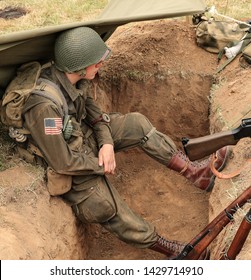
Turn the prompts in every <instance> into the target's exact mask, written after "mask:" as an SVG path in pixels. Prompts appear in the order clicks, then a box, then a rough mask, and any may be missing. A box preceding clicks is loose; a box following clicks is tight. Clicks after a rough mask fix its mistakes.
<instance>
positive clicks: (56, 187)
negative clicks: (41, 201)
mask: <svg viewBox="0 0 251 280" xmlns="http://www.w3.org/2000/svg"><path fill="white" fill-rule="evenodd" d="M71 185H72V176H70V175H65V174H59V173H57V172H56V171H55V170H53V169H52V168H51V167H48V168H47V188H48V191H49V193H50V195H52V196H56V195H61V194H64V193H66V192H68V191H69V190H70V189H71Z"/></svg>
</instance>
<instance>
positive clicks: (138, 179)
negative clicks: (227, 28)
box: [0, 20, 249, 260]
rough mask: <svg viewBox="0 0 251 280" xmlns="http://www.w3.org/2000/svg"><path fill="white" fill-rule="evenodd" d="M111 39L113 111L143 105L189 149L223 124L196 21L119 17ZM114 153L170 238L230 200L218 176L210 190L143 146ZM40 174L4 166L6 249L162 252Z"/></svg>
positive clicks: (5, 255) (137, 202)
mask: <svg viewBox="0 0 251 280" xmlns="http://www.w3.org/2000/svg"><path fill="white" fill-rule="evenodd" d="M107 44H108V45H109V47H110V48H111V49H112V51H113V53H112V56H111V58H110V59H109V60H108V61H107V62H106V63H105V64H104V66H103V68H102V71H101V72H100V79H99V86H98V88H97V92H96V95H97V102H98V103H99V104H100V105H101V107H102V108H103V109H104V110H105V111H107V112H111V111H113V112H121V113H123V114H125V113H128V112H133V111H137V112H140V113H142V114H144V115H146V116H147V117H148V118H149V120H150V121H151V122H152V124H153V125H154V126H155V127H156V128H157V129H158V130H159V131H161V132H163V133H166V134H167V135H169V136H170V137H171V138H172V139H173V140H174V141H175V143H176V144H177V146H178V147H179V148H181V149H182V145H181V138H182V137H183V136H187V137H190V138H193V137H199V136H203V135H207V134H209V133H210V131H213V130H217V129H219V130H220V129H222V127H223V126H222V122H221V120H222V117H224V116H225V114H224V112H225V111H226V112H227V110H225V111H224V110H223V109H224V105H222V103H224V102H223V101H222V100H221V98H222V97H221V94H220V93H219V94H218V95H217V92H214V98H216V101H214V100H212V93H211V90H212V85H213V84H214V82H215V79H214V78H215V77H214V73H215V69H216V66H217V63H216V57H215V55H213V54H210V53H208V52H206V51H204V50H202V49H201V48H199V47H198V46H197V45H196V43H195V27H194V26H191V25H189V24H188V23H187V22H185V21H181V20H158V21H149V22H140V23H131V24H127V25H125V26H121V27H119V28H118V29H117V30H116V32H115V33H114V34H113V35H112V37H111V38H109V40H108V41H107ZM232 78H233V77H232ZM226 84H228V83H226ZM235 86H236V85H235ZM233 95H234V93H232V97H233ZM217 96H218V97H219V96H220V97H221V98H217ZM232 102H233V103H234V102H235V100H234V99H233V101H232ZM245 102H247V100H245ZM219 104H220V105H219ZM219 106H221V108H222V110H220V113H221V114H220V117H221V118H220V117H219V110H218V109H217V108H219ZM227 113H228V112H227ZM222 114H223V115H222ZM213 120H215V123H214V121H213ZM237 153H238V151H237V150H236V154H237ZM237 158H238V157H237ZM116 160H117V171H116V174H115V176H109V179H110V181H111V182H112V184H114V186H115V187H116V188H117V189H118V191H119V192H120V194H121V196H122V197H123V199H124V200H125V201H126V202H127V203H128V204H129V205H130V207H131V208H132V209H133V210H134V211H136V212H137V213H138V214H140V215H142V216H143V217H144V218H145V219H147V220H148V221H149V222H151V223H153V224H154V225H155V227H156V230H157V231H158V233H159V234H161V235H163V236H165V237H166V238H169V239H173V240H179V241H181V242H189V241H190V240H191V239H192V238H193V237H194V236H195V235H197V234H198V233H199V232H200V231H201V230H202V229H203V228H204V227H205V226H206V225H207V224H208V222H209V220H211V219H212V218H213V217H215V215H216V214H217V213H218V212H219V211H221V209H222V208H221V207H224V205H226V202H225V201H221V202H220V203H219V200H221V198H222V197H224V195H225V188H224V189H221V186H222V182H221V181H219V180H216V184H215V188H214V190H213V192H212V193H205V192H203V191H201V190H199V189H197V188H195V187H194V186H193V185H192V184H191V183H190V182H188V181H187V180H186V179H185V178H183V177H182V176H180V175H179V174H177V173H175V172H173V171H171V170H169V169H167V168H166V167H165V166H162V165H160V164H159V163H157V162H155V161H154V160H153V159H151V158H149V157H148V156H147V155H145V154H143V153H142V151H141V150H139V149H134V150H130V151H127V152H122V153H119V154H117V155H116ZM239 162H240V160H239ZM227 168H230V169H231V168H232V167H231V165H230V167H229V166H228V167H227ZM10 174H16V175H17V178H18V182H17V181H16V180H14V179H13V177H14V176H10ZM36 174H37V173H35V172H34V170H33V169H31V170H30V167H29V168H28V167H27V166H26V165H24V163H23V162H22V161H18V163H17V164H16V166H15V167H12V168H10V169H8V170H6V171H3V172H1V175H0V178H1V182H2V184H1V185H0V191H1V201H0V202H1V204H0V213H1V215H0V217H1V218H0V223H1V225H2V227H1V236H6V233H8V238H4V239H1V240H0V257H1V259H90V260H109V259H111V260H112V259H121V260H125V259H127V260H130V259H132V260H138V259H163V255H161V254H159V253H156V252H154V251H151V250H147V249H144V250H142V249H136V248H133V247H131V246H130V245H128V244H125V243H123V242H122V241H120V240H118V239H117V238H116V237H114V236H113V235H112V234H111V233H109V232H107V231H106V230H104V229H103V228H102V227H101V226H99V225H94V224H92V225H81V224H79V222H78V221H77V220H76V219H75V217H74V215H73V214H72V212H71V210H70V208H69V207H68V206H67V205H66V204H65V203H64V202H63V201H62V200H61V199H60V198H56V197H49V195H48V192H47V190H46V186H45V185H44V182H43V180H42V178H40V180H39V176H38V175H36ZM40 174H41V172H40ZM10 178H11V184H10V183H9V180H10ZM21 178H22V180H21ZM31 178H33V180H34V181H35V182H34V184H32V185H31V183H30V182H33V180H31ZM223 185H224V184H223ZM219 190H221V191H219ZM218 192H220V198H219V197H218V196H217V194H218ZM215 194H216V198H215ZM212 196H213V197H212ZM27 202H28V203H27ZM215 203H216V204H217V207H218V208H217V207H216V210H215V205H214V204H215ZM220 205H221V207H219V206H220ZM213 257H214V255H213ZM243 258H244V259H245V258H249V256H248V255H244V256H243Z"/></svg>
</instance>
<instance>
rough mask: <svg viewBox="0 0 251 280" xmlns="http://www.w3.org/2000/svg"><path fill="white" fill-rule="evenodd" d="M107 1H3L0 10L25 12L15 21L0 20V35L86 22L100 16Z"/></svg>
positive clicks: (0, 2) (0, 3)
mask: <svg viewBox="0 0 251 280" xmlns="http://www.w3.org/2000/svg"><path fill="white" fill-rule="evenodd" d="M108 2H109V0H84V1H83V0H68V1H61V0H44V1H38V0H25V1H21V0H6V1H5V0H3V1H0V10H1V9H4V8H6V7H10V6H11V7H15V8H17V7H20V8H23V9H25V10H26V11H27V14H26V15H25V16H22V17H19V18H16V19H0V26H1V30H0V34H4V33H9V32H13V31H18V30H28V29H35V28H39V27H44V26H50V25H58V24H62V23H69V22H76V21H88V20H92V19H94V18H95V17H96V16H98V15H99V14H100V12H101V11H102V10H103V8H104V7H105V6H106V4H107V3H108Z"/></svg>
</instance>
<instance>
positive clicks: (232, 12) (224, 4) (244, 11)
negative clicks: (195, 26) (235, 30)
mask: <svg viewBox="0 0 251 280" xmlns="http://www.w3.org/2000/svg"><path fill="white" fill-rule="evenodd" d="M205 3H206V5H207V6H208V7H211V6H215V8H216V10H217V11H218V13H220V14H223V15H226V16H228V17H232V18H234V19H238V20H240V19H249V18H250V19H251V13H250V11H251V2H250V0H241V1H240V0H218V1H215V0H206V1H205Z"/></svg>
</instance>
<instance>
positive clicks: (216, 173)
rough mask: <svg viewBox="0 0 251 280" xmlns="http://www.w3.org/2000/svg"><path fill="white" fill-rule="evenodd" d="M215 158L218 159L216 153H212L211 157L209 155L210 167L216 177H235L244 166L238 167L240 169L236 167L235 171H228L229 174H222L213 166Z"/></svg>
mask: <svg viewBox="0 0 251 280" xmlns="http://www.w3.org/2000/svg"><path fill="white" fill-rule="evenodd" d="M217 160H218V157H217V154H216V153H214V154H213V155H212V157H211V161H210V168H211V170H212V172H213V174H214V175H215V176H216V177H217V178H219V179H231V178H233V177H236V176H238V175H240V173H241V170H242V169H243V168H244V166H243V167H242V168H240V169H238V170H236V171H233V172H231V173H229V174H223V173H221V172H219V171H218V170H217V169H216V168H215V166H214V164H215V162H216V161H217ZM249 161H250V160H249Z"/></svg>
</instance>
